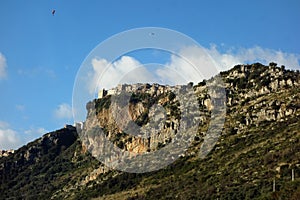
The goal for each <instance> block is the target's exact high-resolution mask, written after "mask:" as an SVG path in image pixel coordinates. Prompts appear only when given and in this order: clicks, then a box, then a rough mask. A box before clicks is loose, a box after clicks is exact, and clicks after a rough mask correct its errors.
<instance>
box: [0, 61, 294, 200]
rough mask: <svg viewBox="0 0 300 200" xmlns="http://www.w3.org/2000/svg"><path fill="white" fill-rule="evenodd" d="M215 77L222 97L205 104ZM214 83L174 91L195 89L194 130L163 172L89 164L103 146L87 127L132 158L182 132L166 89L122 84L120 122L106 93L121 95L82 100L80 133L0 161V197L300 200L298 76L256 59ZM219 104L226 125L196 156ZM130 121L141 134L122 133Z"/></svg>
mask: <svg viewBox="0 0 300 200" xmlns="http://www.w3.org/2000/svg"><path fill="white" fill-rule="evenodd" d="M216 77H219V78H221V79H222V80H223V82H224V86H225V88H224V91H225V94H226V99H224V101H222V99H221V101H219V102H218V101H212V100H211V95H214V94H209V93H208V87H209V83H210V82H212V81H214V79H215V78H216ZM216 77H213V78H212V79H210V80H204V81H201V82H199V83H198V84H195V85H194V84H193V83H189V84H188V85H187V86H177V89H179V90H185V88H187V87H190V88H192V90H193V91H194V94H195V96H196V97H197V99H196V100H197V109H198V110H194V111H191V112H189V114H190V115H189V116H190V117H192V119H194V120H196V121H199V127H198V128H197V131H196V133H195V135H194V136H193V138H192V140H191V141H190V146H189V147H188V148H187V149H185V151H184V152H183V153H180V154H176V152H171V153H174V156H175V155H176V156H177V157H176V158H174V156H173V158H174V161H172V162H170V164H169V165H167V166H165V167H163V168H162V169H159V170H155V171H149V172H147V173H128V172H123V171H118V170H114V169H111V168H108V167H107V166H105V165H104V164H102V163H101V162H100V161H99V160H98V159H99V158H98V159H96V158H95V157H96V154H95V153H94V150H95V149H97V148H96V147H101V145H103V142H102V140H101V141H99V140H97V139H91V138H90V137H87V136H89V135H88V133H90V131H91V130H92V128H93V127H97V126H99V127H101V129H102V130H103V132H104V133H105V136H106V138H107V139H109V141H111V143H113V144H114V145H115V146H117V147H118V148H119V149H122V150H124V152H125V151H126V152H130V155H134V156H135V157H138V156H139V155H140V154H147V153H149V154H151V152H156V151H159V150H161V149H164V148H167V147H168V146H170V145H171V144H174V140H175V139H174V138H175V137H176V135H178V130H179V129H180V127H183V126H187V124H185V123H182V122H181V121H182V113H183V112H184V111H182V109H181V108H182V102H183V100H182V99H180V98H181V97H180V96H176V94H174V93H173V92H172V87H170V86H163V85H158V84H152V85H150V84H135V85H126V86H124V87H123V88H121V90H127V91H130V92H131V93H132V94H131V95H130V96H128V101H129V108H127V111H126V113H125V114H126V115H128V116H127V117H124V116H123V117H121V120H120V124H121V125H120V124H118V125H119V126H118V125H117V124H116V123H115V120H114V119H115V118H117V117H118V116H115V115H114V114H113V113H114V112H112V110H113V109H114V108H116V106H118V108H119V109H121V110H122V108H123V107H122V105H123V104H122V102H119V104H114V101H113V98H114V95H120V94H122V93H121V92H120V93H117V92H115V93H114V94H113V95H103V96H101V98H99V99H95V100H93V101H91V102H88V103H87V110H88V115H87V119H86V121H85V122H84V126H83V129H80V130H79V129H78V131H76V128H75V127H72V126H66V127H65V128H63V129H61V130H57V131H54V132H51V133H47V134H45V135H44V136H42V137H41V138H39V139H37V140H35V141H33V142H30V143H28V144H27V145H25V146H23V147H21V148H20V149H18V150H15V151H14V152H13V153H9V154H8V153H7V154H5V155H6V156H2V157H0V194H1V195H0V199H92V198H94V199H294V200H296V199H298V198H299V196H300V121H299V115H300V87H299V86H300V73H299V71H291V70H286V69H285V67H284V66H281V67H277V65H276V63H270V64H269V66H264V65H262V64H260V63H255V64H251V65H237V66H235V67H233V68H232V69H230V70H228V71H225V72H221V73H220V74H219V75H218V76H216ZM215 89H216V88H215ZM217 98H218V97H217ZM219 99H220V98H219ZM180 100H182V101H180ZM184 101H188V99H186V100H184ZM217 104H225V105H226V107H227V110H226V115H224V117H225V121H224V127H223V128H222V129H221V130H222V131H221V133H220V135H219V137H218V138H217V140H216V141H215V143H213V145H211V146H207V148H208V149H209V151H207V152H205V156H203V157H200V156H199V153H201V151H203V149H202V147H203V143H204V138H205V137H209V133H208V128H209V124H210V122H211V120H212V116H213V114H214V113H213V112H212V110H213V109H214V107H216V105H217ZM153 105H159V106H160V107H158V109H159V108H164V110H165V116H164V115H159V114H156V112H155V110H154V111H153V110H151V107H152V106H153ZM198 111H199V113H200V116H199V118H196V117H198V116H196V114H195V113H197V112H198ZM120 113H121V114H122V112H120ZM129 116H130V118H131V119H132V120H133V121H134V123H136V124H137V125H138V126H139V127H142V128H141V130H144V133H146V134H147V137H142V136H141V135H132V134H130V133H132V132H130V131H131V129H128V127H127V126H126V124H127V123H128V121H126V119H127V118H128V117H129ZM164 117H165V118H164ZM153 119H154V122H156V121H158V122H160V121H159V120H160V119H163V120H161V122H162V123H157V124H155V123H153V124H154V125H155V126H157V127H159V128H160V132H159V134H157V133H156V132H155V131H153V129H151V126H149V124H151V123H152V122H153ZM151 120H152V121H151ZM192 122H193V120H192ZM212 130H214V129H212ZM190 131H192V130H190ZM183 136H184V135H183ZM85 139H86V140H85ZM182 139H184V137H183V138H182ZM3 153H4V152H3ZM112 154H113V153H112ZM112 158H114V157H113V155H112V156H111V157H106V158H105V159H106V160H105V162H110V163H113V162H114V160H113V159H112ZM117 158H120V156H119V157H117ZM159 159H165V157H160V158H159ZM100 160H101V159H100ZM112 166H114V165H112ZM149 167H150V165H149ZM128 171H130V170H128Z"/></svg>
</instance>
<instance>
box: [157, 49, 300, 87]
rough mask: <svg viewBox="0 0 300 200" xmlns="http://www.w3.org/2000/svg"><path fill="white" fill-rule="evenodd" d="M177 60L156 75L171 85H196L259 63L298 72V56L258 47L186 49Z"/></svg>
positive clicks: (172, 60) (173, 58)
mask: <svg viewBox="0 0 300 200" xmlns="http://www.w3.org/2000/svg"><path fill="white" fill-rule="evenodd" d="M179 55H180V56H182V57H178V56H174V55H172V56H171V61H170V62H169V63H167V64H166V65H165V66H166V67H165V68H163V69H158V70H157V71H156V73H157V75H158V76H160V77H164V78H165V79H168V80H169V81H173V84H186V83H188V82H190V81H193V82H195V83H198V82H199V81H201V79H203V78H204V79H208V78H210V77H212V76H214V75H216V74H217V73H218V72H220V71H224V70H228V69H230V68H232V67H233V66H235V65H237V64H247V63H249V64H251V63H254V62H260V63H262V64H265V65H268V64H269V63H270V62H275V63H277V64H278V65H279V66H280V65H285V66H286V67H287V68H290V69H300V65H299V60H300V55H299V54H292V53H285V52H282V51H276V50H272V49H266V48H262V47H259V46H255V47H253V48H229V49H227V50H225V51H223V52H221V51H219V50H218V48H217V46H216V45H211V47H210V48H206V49H202V48H200V47H186V48H183V49H181V51H180V52H179Z"/></svg>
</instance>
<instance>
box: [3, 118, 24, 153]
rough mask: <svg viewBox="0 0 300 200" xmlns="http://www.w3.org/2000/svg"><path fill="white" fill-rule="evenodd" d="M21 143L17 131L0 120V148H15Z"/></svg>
mask: <svg viewBox="0 0 300 200" xmlns="http://www.w3.org/2000/svg"><path fill="white" fill-rule="evenodd" d="M20 145H21V140H20V137H19V136H18V133H17V132H16V131H15V130H13V129H11V128H10V126H9V124H8V123H7V122H3V121H0V150H1V149H16V148H17V147H19V146H20Z"/></svg>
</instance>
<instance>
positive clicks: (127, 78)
mask: <svg viewBox="0 0 300 200" xmlns="http://www.w3.org/2000/svg"><path fill="white" fill-rule="evenodd" d="M109 64H110V63H109V62H108V61H107V60H106V59H97V58H94V59H93V60H92V66H93V72H92V78H91V81H90V83H89V92H90V93H94V92H96V91H98V90H99V89H103V88H105V89H110V88H113V87H115V86H117V85H118V84H121V83H136V82H141V81H151V79H153V77H152V74H151V73H150V72H149V71H148V70H147V69H146V67H145V66H144V65H142V64H141V63H140V62H139V61H138V60H136V59H135V58H133V57H130V56H122V57H121V58H120V59H119V60H117V61H115V62H113V63H111V65H109Z"/></svg>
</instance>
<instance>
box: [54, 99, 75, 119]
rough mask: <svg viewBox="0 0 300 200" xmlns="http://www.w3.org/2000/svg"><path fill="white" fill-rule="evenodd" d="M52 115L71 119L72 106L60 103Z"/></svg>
mask: <svg viewBox="0 0 300 200" xmlns="http://www.w3.org/2000/svg"><path fill="white" fill-rule="evenodd" d="M54 115H55V117H56V118H58V119H71V118H72V117H73V113H72V108H71V106H70V105H69V104H67V103H62V104H60V105H58V106H57V108H56V109H55V110H54Z"/></svg>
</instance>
